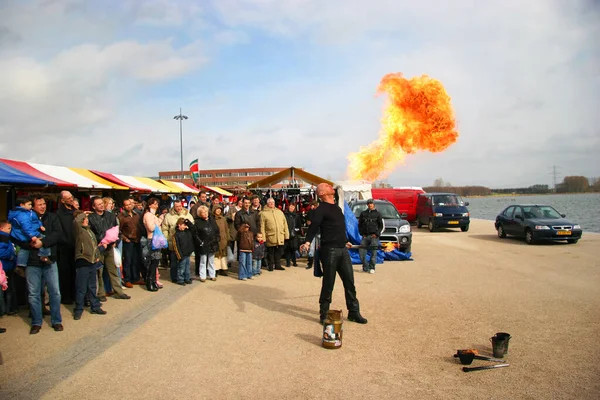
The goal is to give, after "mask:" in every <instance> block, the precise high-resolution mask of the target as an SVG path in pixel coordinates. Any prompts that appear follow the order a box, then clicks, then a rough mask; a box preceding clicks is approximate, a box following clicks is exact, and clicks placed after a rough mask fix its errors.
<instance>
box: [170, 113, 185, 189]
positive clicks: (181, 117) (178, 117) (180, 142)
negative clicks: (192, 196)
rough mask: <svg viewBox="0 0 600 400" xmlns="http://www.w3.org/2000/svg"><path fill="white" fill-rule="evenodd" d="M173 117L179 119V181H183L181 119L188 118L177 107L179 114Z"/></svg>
mask: <svg viewBox="0 0 600 400" xmlns="http://www.w3.org/2000/svg"><path fill="white" fill-rule="evenodd" d="M173 119H178V120H179V147H180V151H181V182H183V176H184V175H183V120H184V119H188V117H187V115H183V114H182V113H181V108H179V115H176V116H174V117H173Z"/></svg>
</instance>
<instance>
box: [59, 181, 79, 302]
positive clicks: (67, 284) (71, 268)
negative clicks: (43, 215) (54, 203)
mask: <svg viewBox="0 0 600 400" xmlns="http://www.w3.org/2000/svg"><path fill="white" fill-rule="evenodd" d="M73 202H74V199H73V195H72V194H71V192H69V191H67V190H63V191H62V192H60V196H59V204H58V210H57V211H56V216H57V217H58V221H59V222H60V227H61V232H62V234H61V237H60V241H59V242H58V246H57V252H58V254H57V264H58V283H59V286H60V293H61V302H62V303H63V304H73V301H74V300H75V238H74V237H73V212H74V211H75V210H76V208H75V207H74V204H73Z"/></svg>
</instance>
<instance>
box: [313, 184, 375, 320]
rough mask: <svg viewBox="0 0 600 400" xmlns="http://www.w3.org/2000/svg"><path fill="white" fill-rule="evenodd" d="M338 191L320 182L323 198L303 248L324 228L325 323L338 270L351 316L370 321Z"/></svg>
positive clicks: (322, 311) (322, 308)
mask: <svg viewBox="0 0 600 400" xmlns="http://www.w3.org/2000/svg"><path fill="white" fill-rule="evenodd" d="M334 194H335V191H334V190H333V187H331V185H329V184H327V183H320V184H319V185H318V186H317V195H318V196H319V198H320V199H321V204H320V205H319V207H318V208H316V209H315V210H314V213H313V215H312V220H311V224H310V227H309V228H308V233H307V235H306V242H305V243H304V244H303V245H302V247H303V249H304V250H306V251H308V248H309V247H310V242H311V241H312V240H313V238H314V237H315V235H316V234H317V231H318V230H319V228H320V229H321V249H320V252H319V254H320V259H321V263H322V265H323V282H322V286H321V296H320V297H319V304H320V311H319V313H320V321H321V323H323V321H324V320H325V318H326V317H327V311H329V305H330V304H331V294H332V292H333V285H334V283H335V274H336V272H337V273H338V274H340V278H341V279H342V283H343V285H344V294H345V296H346V307H348V320H349V321H354V322H358V323H359V324H366V323H367V319H366V318H363V316H362V315H360V307H359V304H358V299H357V298H356V288H355V287H354V270H353V269H352V261H351V260H350V254H349V253H348V247H349V246H351V245H350V243H348V238H347V236H346V220H345V219H344V214H343V213H342V210H341V209H340V208H339V207H338V206H337V205H336V204H335V198H334Z"/></svg>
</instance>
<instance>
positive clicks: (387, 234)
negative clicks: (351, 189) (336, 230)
mask: <svg viewBox="0 0 600 400" xmlns="http://www.w3.org/2000/svg"><path fill="white" fill-rule="evenodd" d="M373 203H375V209H377V211H379V213H380V214H381V218H383V231H382V232H381V235H380V236H379V241H380V242H382V243H388V242H392V243H395V244H396V245H397V247H398V250H400V251H402V252H405V253H407V252H410V251H411V244H412V231H411V229H410V223H409V222H408V221H406V220H405V219H402V217H401V216H400V214H399V213H398V210H396V207H394V205H393V204H392V203H390V202H389V201H387V200H373ZM349 206H350V209H351V210H352V212H353V213H354V215H355V216H356V218H358V217H359V216H360V213H361V212H363V211H365V210H366V209H367V200H356V201H353V202H352V203H350V204H349Z"/></svg>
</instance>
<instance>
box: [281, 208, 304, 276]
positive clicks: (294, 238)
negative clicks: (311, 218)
mask: <svg viewBox="0 0 600 400" xmlns="http://www.w3.org/2000/svg"><path fill="white" fill-rule="evenodd" d="M285 219H286V220H287V226H288V230H289V234H290V238H289V239H287V240H286V241H285V244H284V246H285V247H284V252H285V265H286V267H289V266H290V264H291V265H293V266H294V267H297V266H298V264H296V250H298V246H299V238H300V228H301V227H302V217H300V214H298V213H297V212H296V205H295V204H293V203H292V204H290V205H289V206H288V209H287V211H286V212H285Z"/></svg>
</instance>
